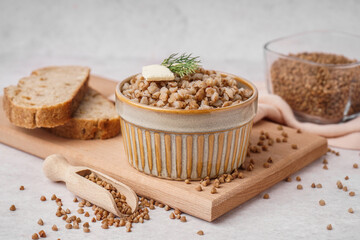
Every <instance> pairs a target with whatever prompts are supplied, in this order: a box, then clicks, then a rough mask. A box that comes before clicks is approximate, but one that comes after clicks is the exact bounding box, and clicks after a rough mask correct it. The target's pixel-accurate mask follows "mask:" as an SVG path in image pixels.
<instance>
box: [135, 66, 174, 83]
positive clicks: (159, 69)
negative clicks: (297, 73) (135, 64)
mask: <svg viewBox="0 0 360 240" xmlns="http://www.w3.org/2000/svg"><path fill="white" fill-rule="evenodd" d="M142 75H143V77H144V78H145V79H146V80H147V81H171V80H174V79H175V75H174V73H173V72H171V71H170V69H168V68H167V67H165V66H162V65H158V64H155V65H148V66H144V67H143V68H142Z"/></svg>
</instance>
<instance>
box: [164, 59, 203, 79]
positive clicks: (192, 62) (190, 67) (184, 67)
mask: <svg viewBox="0 0 360 240" xmlns="http://www.w3.org/2000/svg"><path fill="white" fill-rule="evenodd" d="M177 55H178V53H173V54H171V55H170V56H169V57H168V58H166V59H164V61H163V62H162V63H161V65H163V66H165V67H167V68H169V69H170V71H172V72H173V73H176V74H178V75H179V76H180V77H183V76H186V75H189V74H192V73H194V72H195V71H196V70H197V69H198V68H199V67H200V65H199V63H200V62H201V61H200V60H199V57H198V56H197V57H192V56H191V53H190V54H185V53H183V54H181V55H180V56H177Z"/></svg>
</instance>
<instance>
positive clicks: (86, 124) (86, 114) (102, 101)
mask: <svg viewBox="0 0 360 240" xmlns="http://www.w3.org/2000/svg"><path fill="white" fill-rule="evenodd" d="M49 131H50V132H52V133H54V134H56V135H58V136H61V137H66V138H73V139H106V138H111V137H115V136H116V135H118V134H119V132H120V118H119V116H118V114H117V113H116V110H115V106H114V103H112V102H110V101H109V100H108V99H107V98H105V97H104V96H102V95H101V94H100V93H98V92H97V91H95V90H94V89H91V88H89V89H88V91H87V92H86V94H85V97H84V99H83V100H82V102H81V103H80V106H79V108H78V109H77V110H76V112H75V113H74V116H73V118H72V119H71V120H70V121H69V122H67V123H66V124H65V125H63V126H59V127H55V128H50V129H49Z"/></svg>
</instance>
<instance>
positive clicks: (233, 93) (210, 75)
mask: <svg viewBox="0 0 360 240" xmlns="http://www.w3.org/2000/svg"><path fill="white" fill-rule="evenodd" d="M121 91H122V93H123V94H124V95H125V96H126V97H127V98H129V99H131V101H133V102H137V103H141V104H145V105H149V106H154V107H160V108H174V109H185V110H190V109H213V108H221V107H227V106H231V105H235V104H240V103H242V102H244V101H246V100H247V99H249V98H250V97H251V96H252V95H253V92H252V90H251V89H248V88H246V87H245V86H242V85H241V83H240V82H238V81H237V80H236V79H235V78H234V77H233V76H230V75H227V74H224V73H220V72H217V71H213V70H205V69H203V68H199V69H197V70H196V71H195V72H194V73H192V74H189V75H185V76H183V77H180V76H179V75H175V79H174V80H173V81H156V82H151V81H147V80H146V79H145V78H144V77H143V76H142V74H138V75H136V76H134V77H133V78H132V79H130V81H129V82H127V83H125V84H124V85H123V87H122V89H121Z"/></svg>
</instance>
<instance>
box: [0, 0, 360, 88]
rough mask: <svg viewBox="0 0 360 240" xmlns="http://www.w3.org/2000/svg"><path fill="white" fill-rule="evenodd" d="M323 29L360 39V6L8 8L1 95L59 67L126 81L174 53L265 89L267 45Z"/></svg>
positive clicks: (117, 1)
mask: <svg viewBox="0 0 360 240" xmlns="http://www.w3.org/2000/svg"><path fill="white" fill-rule="evenodd" d="M317 29H333V30H341V31H346V32H350V33H355V34H360V1H356V0H352V1H351V0H344V1H336V0H334V1H326V0H317V1H314V0H302V1H294V0H272V1H266V0H262V1H254V0H253V1H251V0H241V1H236V0H224V1H220V0H217V1H216V0H197V1H194V0H182V1H166V0H153V1H146V0H141V1H121V0H107V1H105V0H104V1H100V0H79V1H71V0H66V1H49V0H31V1H27V0H24V1H21V0H0V40H1V41H0V88H3V87H5V86H6V85H8V84H9V82H10V83H13V84H16V82H17V81H18V79H19V78H20V77H22V76H26V75H28V74H29V73H30V72H31V70H33V69H34V68H37V67H41V66H44V65H51V64H81V65H88V66H90V67H91V68H92V71H93V73H96V74H100V75H103V76H107V77H110V78H114V79H117V80H121V79H123V78H124V77H126V76H128V75H130V74H133V73H136V72H139V71H141V67H142V66H143V65H145V64H150V63H157V62H160V61H161V60H162V59H163V58H165V57H167V56H168V55H169V54H170V53H173V52H192V53H194V54H196V55H200V56H201V58H202V60H203V66H204V67H205V68H212V69H218V70H223V71H227V72H232V73H235V74H239V75H242V76H244V77H246V78H248V79H250V80H253V81H258V80H262V79H263V78H264V73H263V50H262V47H263V45H264V43H265V42H267V41H269V40H271V39H274V38H278V37H281V36H286V35H290V34H294V33H297V32H301V31H308V30H317ZM4 78H6V79H4Z"/></svg>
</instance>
